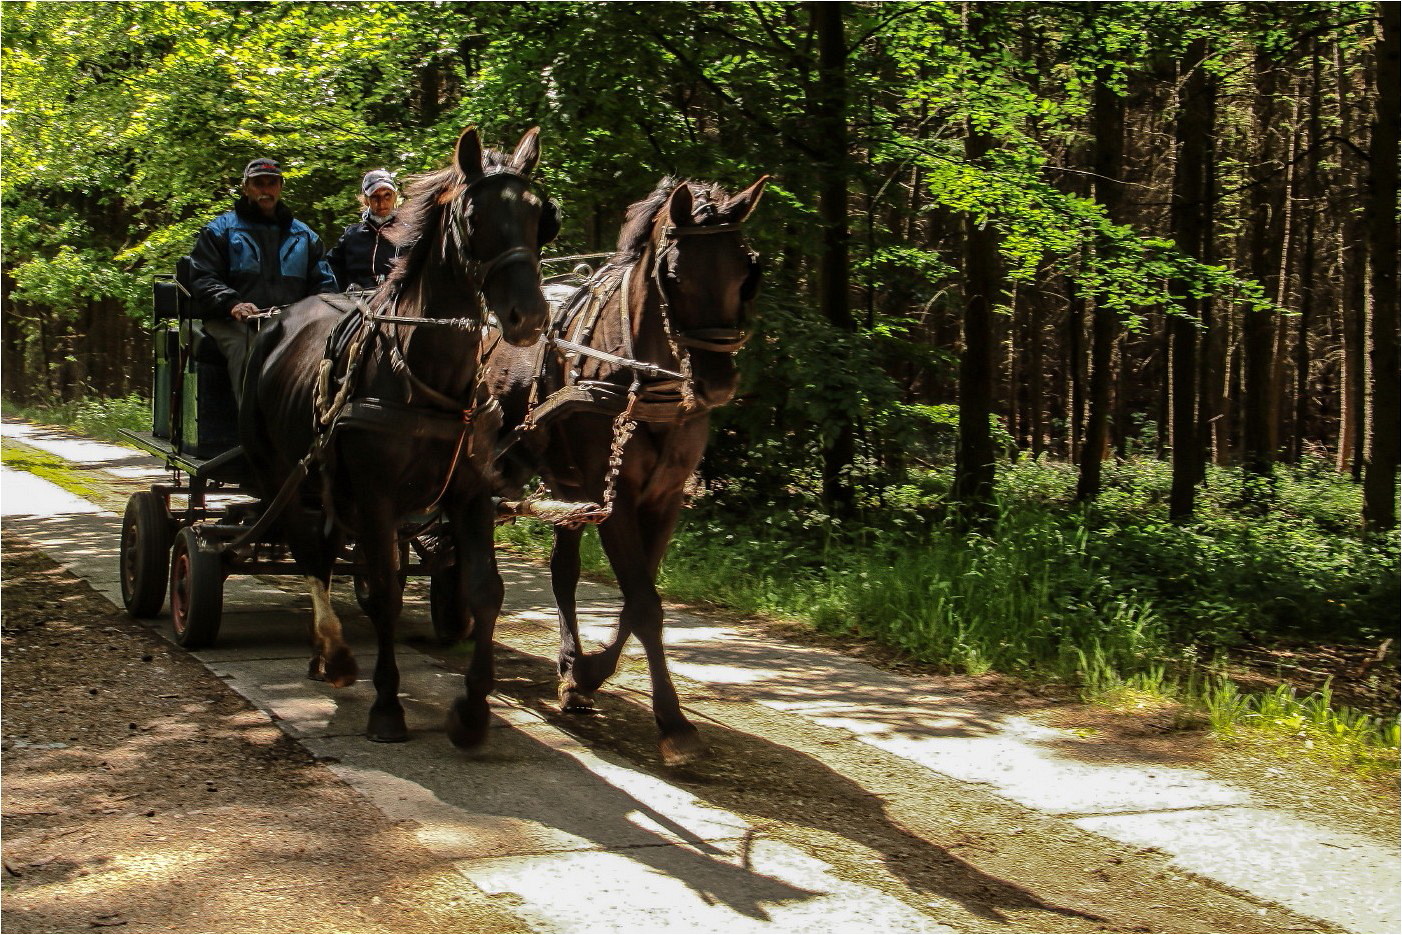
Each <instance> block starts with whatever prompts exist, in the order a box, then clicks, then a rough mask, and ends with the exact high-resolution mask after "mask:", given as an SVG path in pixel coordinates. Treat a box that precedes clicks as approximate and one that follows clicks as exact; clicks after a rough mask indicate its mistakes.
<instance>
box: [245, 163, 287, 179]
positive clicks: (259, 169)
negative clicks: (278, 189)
mask: <svg viewBox="0 0 1402 935" xmlns="http://www.w3.org/2000/svg"><path fill="white" fill-rule="evenodd" d="M255 175H274V176H277V177H278V178H282V168H281V167H279V166H278V164H277V160H276V159H268V158H266V157H264V158H261V159H255V160H253V161H252V162H250V163H249V164H248V165H246V166H244V168H243V180H244V181H245V182H247V181H248V180H249V179H251V178H253V177H254V176H255Z"/></svg>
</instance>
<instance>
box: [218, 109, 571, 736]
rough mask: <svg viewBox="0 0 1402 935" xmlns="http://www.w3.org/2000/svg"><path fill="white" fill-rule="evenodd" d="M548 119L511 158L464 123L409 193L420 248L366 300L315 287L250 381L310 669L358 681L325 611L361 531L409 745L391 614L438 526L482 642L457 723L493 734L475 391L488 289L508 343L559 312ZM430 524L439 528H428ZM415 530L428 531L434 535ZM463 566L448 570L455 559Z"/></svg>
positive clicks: (264, 351)
mask: <svg viewBox="0 0 1402 935" xmlns="http://www.w3.org/2000/svg"><path fill="white" fill-rule="evenodd" d="M537 133H538V130H536V129H532V130H530V131H529V132H527V133H526V134H525V136H523V137H522V138H521V141H520V142H519V143H518V144H517V146H516V149H515V151H514V152H513V153H512V154H511V155H510V156H506V155H504V154H502V153H498V152H495V151H493V150H486V151H484V150H483V149H482V146H481V143H480V142H479V140H478V135H477V131H476V130H475V129H472V128H469V129H468V130H466V131H465V132H464V133H463V134H462V136H461V137H460V138H459V140H458V144H457V149H456V153H455V158H454V162H453V165H451V166H449V167H448V168H446V169H442V170H439V171H437V172H434V173H431V174H428V175H425V176H423V177H421V178H419V179H418V180H416V181H415V183H414V184H413V185H412V186H411V188H410V189H409V195H408V200H407V202H406V204H405V206H404V208H403V209H402V217H403V222H402V227H403V233H402V234H400V235H399V236H400V239H401V241H402V242H403V243H405V244H408V245H409V250H408V253H407V254H406V255H405V256H404V257H402V258H401V260H400V261H399V264H398V265H397V266H396V267H395V269H394V270H393V271H392V272H391V274H390V277H389V279H388V280H387V281H386V282H385V283H384V285H383V286H382V287H381V288H380V289H379V290H378V291H377V292H375V293H374V295H373V296H372V297H370V298H369V299H368V300H366V299H364V298H360V299H356V298H354V297H352V296H345V297H340V296H318V297H313V298H309V299H304V300H303V301H301V302H298V303H297V304H295V305H293V306H290V307H289V308H287V309H286V310H285V311H284V312H283V314H282V316H281V317H280V318H279V319H278V320H277V322H276V324H274V325H273V326H272V327H271V328H269V329H268V330H266V331H265V332H264V333H263V334H262V335H260V337H259V339H258V341H257V343H256V345H255V347H254V352H253V354H252V356H251V359H250V362H249V367H248V372H247V376H246V380H247V383H246V391H245V393H244V400H245V403H244V410H243V412H242V413H241V414H240V434H241V436H242V441H243V445H244V449H245V452H246V454H247V455H248V458H249V462H250V465H251V466H252V468H253V472H254V476H255V486H256V488H257V490H258V492H259V493H260V495H261V497H262V500H263V502H264V505H265V510H266V511H267V512H269V513H271V514H274V515H276V517H277V528H278V529H279V530H280V531H281V532H282V534H283V536H284V538H285V539H286V541H287V544H288V546H289V547H290V549H291V551H292V555H293V558H294V559H295V560H296V562H297V566H298V568H299V570H300V571H302V573H303V574H304V575H305V576H306V580H307V583H308V586H309V588H310V590H311V595H312V603H313V610H314V618H313V622H312V648H313V657H312V662H311V666H310V670H309V675H310V676H311V677H312V678H324V679H325V680H326V681H327V682H330V683H331V684H332V685H335V686H338V687H340V686H345V685H350V684H352V683H353V682H354V681H355V680H356V677H357V669H356V664H355V660H354V658H353V657H352V655H351V652H350V649H349V647H347V646H346V643H345V641H344V639H343V638H342V635H341V624H340V621H339V620H338V619H337V617H336V615H335V613H334V611H333V610H332V608H331V603H330V597H329V590H328V589H329V585H330V576H331V570H332V565H333V562H334V561H335V559H336V558H337V556H338V555H339V554H340V553H341V551H342V550H343V549H344V548H345V547H346V542H347V537H348V536H349V537H353V539H354V542H355V547H356V552H357V554H358V556H359V561H360V562H361V563H362V567H363V569H364V579H363V580H364V583H365V585H366V594H365V596H364V599H363V600H362V606H364V607H365V609H366V611H367V613H368V614H369V616H370V618H371V619H372V621H373V622H374V624H375V633H376V636H377V640H378V649H379V655H378V659H377V661H376V664H375V676H374V683H375V702H374V705H373V706H372V707H371V709H370V718H369V725H368V729H367V733H368V735H369V737H370V739H372V740H378V741H401V740H404V739H406V738H407V736H408V732H407V730H406V728H405V723H404V710H403V707H402V705H401V704H400V702H399V698H398V693H399V668H398V666H397V665H396V663H395V658H394V625H395V621H396V620H397V619H398V617H399V613H400V608H401V606H402V598H403V587H404V580H403V577H402V576H401V561H402V558H403V556H404V555H405V554H406V553H407V547H406V546H405V542H406V540H407V537H408V536H410V535H416V534H420V535H421V534H422V532H423V530H424V529H425V528H430V529H433V528H437V529H438V530H440V533H441V534H440V535H439V536H437V538H438V539H441V540H442V545H441V547H440V548H438V549H437V550H435V551H436V554H434V555H429V556H426V560H427V559H434V560H436V561H437V562H438V563H439V564H440V565H441V566H442V569H441V570H440V571H439V572H437V573H435V586H437V585H439V584H441V585H442V586H443V587H445V588H447V589H448V594H447V595H446V596H445V597H444V598H443V600H442V601H441V602H440V603H441V604H442V605H443V608H442V610H443V612H444V613H447V614H449V615H451V617H452V622H451V623H450V624H449V625H448V628H449V629H450V630H452V631H456V633H457V634H460V635H464V636H465V635H467V634H468V633H471V634H472V635H473V636H474V637H475V640H476V645H475V649H474V652H473V656H472V662H471V666H470V669H469V672H468V674H467V677H466V694H465V696H463V697H460V698H459V699H458V700H457V701H456V702H454V704H453V707H452V709H451V710H450V712H449V716H448V733H449V736H450V738H451V739H452V740H453V742H454V743H456V744H458V745H459V746H473V745H476V744H478V743H480V742H481V741H482V740H484V739H485V737H486V731H487V723H488V709H487V694H488V693H489V692H490V691H491V690H492V684H493V678H494V675H493V662H492V631H493V627H494V626H495V623H496V618H497V614H498V613H499V611H500V609H501V599H502V583H501V576H500V575H499V574H498V572H497V566H496V559H495V556H494V554H493V549H492V529H493V516H494V513H493V507H492V501H491V482H490V480H489V477H490V475H491V471H490V457H491V453H492V446H493V441H494V438H495V436H496V434H497V431H498V426H499V424H500V410H499V408H498V407H497V406H496V404H495V403H494V402H493V401H492V399H491V397H490V396H489V395H488V394H487V392H486V390H485V389H484V388H483V387H482V386H481V383H480V381H479V375H480V374H479V365H480V356H481V351H482V344H481V341H482V327H483V325H484V324H485V322H484V318H483V314H482V300H483V299H485V300H486V305H487V307H488V308H489V309H490V310H491V311H492V312H493V313H494V314H495V316H496V319H497V321H498V322H499V323H500V329H501V334H502V336H503V337H504V339H505V341H507V342H510V343H514V344H527V345H529V344H531V343H533V342H535V341H536V340H537V338H538V337H539V336H540V333H541V329H542V327H543V326H544V324H545V321H546V317H547V312H548V306H547V304H546V301H545V298H544V297H543V295H542V294H541V286H540V266H539V264H540V259H539V251H540V248H541V247H542V246H543V245H544V244H545V243H546V242H548V241H549V240H550V239H552V238H553V237H554V235H555V233H556V231H557V230H558V223H557V221H556V218H555V215H554V209H553V206H552V205H550V204H549V203H548V202H542V201H541V200H540V199H539V198H537V197H536V196H535V195H534V194H532V192H531V182H530V177H529V176H530V172H531V170H532V169H533V168H534V167H535V165H536V162H537V160H538V159H539V156H540V149H539V144H538V142H537ZM435 518H441V520H442V525H441V526H438V527H433V526H431V525H429V524H432V523H433V522H434V521H435ZM416 541H434V537H432V536H427V537H422V536H421V539H419V540H416ZM450 563H451V564H450Z"/></svg>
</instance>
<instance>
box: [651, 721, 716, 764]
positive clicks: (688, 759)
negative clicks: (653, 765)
mask: <svg viewBox="0 0 1402 935" xmlns="http://www.w3.org/2000/svg"><path fill="white" fill-rule="evenodd" d="M657 749H658V750H659V751H660V752H661V754H662V763H663V765H664V766H685V765H686V764H688V763H695V762H696V761H697V760H700V759H702V758H704V757H705V756H706V753H707V751H706V745H705V744H704V743H702V742H701V736H700V735H699V734H697V733H696V731H694V730H693V731H690V732H689V733H685V734H677V735H675V736H672V737H663V738H662V739H661V740H660V741H658V743H657Z"/></svg>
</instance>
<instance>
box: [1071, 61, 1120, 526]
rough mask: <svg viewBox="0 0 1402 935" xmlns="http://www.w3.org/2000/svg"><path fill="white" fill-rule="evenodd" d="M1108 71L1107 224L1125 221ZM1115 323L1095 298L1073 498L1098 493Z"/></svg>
mask: <svg viewBox="0 0 1402 935" xmlns="http://www.w3.org/2000/svg"><path fill="white" fill-rule="evenodd" d="M1109 79H1110V76H1109V74H1108V73H1102V74H1100V75H1097V78H1096V82H1095V99H1094V103H1093V107H1092V121H1093V124H1094V126H1093V129H1092V136H1093V137H1094V139H1095V151H1094V154H1093V156H1092V162H1093V167H1094V172H1095V198H1096V200H1097V201H1098V202H1100V204H1102V205H1104V206H1105V210H1106V213H1107V214H1108V215H1109V217H1110V220H1111V221H1112V222H1114V223H1116V224H1122V223H1124V217H1123V198H1122V196H1121V191H1120V189H1121V180H1122V178H1123V173H1124V99H1123V98H1122V97H1120V96H1119V95H1118V94H1116V93H1115V92H1114V91H1113V90H1112V89H1111V88H1110V80H1109ZM1118 334H1119V321H1118V319H1117V318H1116V317H1115V313H1114V312H1113V311H1112V310H1111V309H1110V308H1108V307H1107V305H1106V303H1105V302H1103V301H1099V300H1097V301H1096V303H1095V310H1094V312H1093V313H1092V317H1091V354H1090V358H1091V359H1090V379H1089V382H1090V386H1089V390H1088V396H1089V407H1088V412H1087V415H1086V428H1085V432H1084V435H1083V437H1084V442H1083V443H1082V446H1081V460H1080V475H1079V477H1078V479H1077V483H1076V500H1077V501H1081V502H1084V501H1087V500H1094V499H1095V498H1096V497H1097V496H1099V495H1100V474H1101V470H1100V468H1101V462H1102V460H1103V459H1104V458H1105V453H1106V447H1107V445H1108V443H1109V429H1110V402H1111V399H1110V389H1111V386H1112V383H1113V374H1112V372H1111V360H1112V358H1113V355H1114V347H1115V338H1116V337H1117V336H1118Z"/></svg>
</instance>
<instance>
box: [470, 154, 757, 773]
mask: <svg viewBox="0 0 1402 935" xmlns="http://www.w3.org/2000/svg"><path fill="white" fill-rule="evenodd" d="M766 181H767V177H764V178H761V179H760V180H759V181H757V182H755V183H754V184H753V185H751V186H750V187H749V188H747V189H745V190H744V191H743V192H740V193H739V194H738V195H735V196H733V197H731V196H728V195H727V194H726V193H725V192H723V191H721V190H720V189H719V188H718V187H716V186H714V185H709V184H702V183H696V182H681V183H677V182H676V181H675V180H673V179H664V180H663V181H662V183H661V184H660V185H659V187H658V188H657V190H656V191H654V192H653V193H652V194H651V195H650V196H649V197H647V198H646V199H644V200H643V201H641V202H639V203H637V204H635V205H633V206H632V207H631V208H629V210H628V215H627V219H626V221H625V223H624V226H623V230H622V232H621V233H620V235H619V243H618V252H617V253H616V254H615V255H614V256H613V257H612V258H611V259H610V261H609V262H608V263H607V264H606V265H605V266H603V267H602V268H600V270H599V271H598V272H597V273H596V274H595V275H594V276H593V277H592V278H591V280H590V281H589V283H588V284H587V285H586V286H585V287H583V288H582V289H580V290H579V292H578V293H576V294H575V295H574V297H573V299H572V300H571V301H569V302H568V303H567V304H566V305H565V307H564V308H563V309H562V312H561V315H560V316H559V317H558V318H557V319H556V320H555V321H554V322H552V325H551V337H550V339H548V340H546V341H542V342H541V344H540V345H538V346H537V347H536V348H531V349H523V348H519V347H508V346H506V345H499V346H497V347H496V349H495V350H493V351H492V353H491V354H490V356H489V357H488V359H487V371H488V373H487V376H486V381H487V383H488V385H489V386H490V387H491V389H492V392H493V393H494V394H495V395H496V396H497V398H498V399H499V400H500V401H501V404H502V408H503V414H504V419H505V423H504V433H505V434H504V436H503V447H504V448H505V450H506V452H507V454H506V455H505V457H504V458H503V460H502V462H501V468H502V471H503V473H504V474H508V475H511V474H513V473H514V476H509V477H507V478H505V480H507V481H508V483H510V482H514V483H516V484H520V483H522V482H524V481H525V480H527V479H528V475H529V474H530V473H531V472H533V471H538V472H539V473H540V474H541V475H542V476H543V477H544V478H545V480H546V481H547V483H548V484H549V485H550V486H551V487H552V488H553V490H554V492H555V494H556V495H557V496H559V497H563V498H565V499H566V500H568V501H586V500H587V501H592V503H593V504H595V505H596V506H597V507H598V509H595V510H593V511H592V512H593V514H594V515H592V516H590V517H589V518H590V519H591V520H594V521H597V520H599V518H600V516H606V517H607V518H606V519H603V520H602V522H601V523H600V525H599V538H600V540H601V541H602V543H603V547H604V551H605V552H606V553H607V555H608V558H609V562H610V564H611V565H612V567H613V572H614V575H615V577H616V578H617V580H618V584H619V587H620V589H621V590H622V592H623V609H622V612H621V613H620V615H619V619H618V629H617V632H616V635H615V636H614V639H613V641H612V642H611V643H610V644H609V645H608V646H607V647H605V648H603V649H602V650H600V651H598V652H595V653H585V652H583V651H582V649H581V647H580V643H579V628H578V624H577V621H576V613H575V589H576V586H577V584H578V583H579V570H580V564H579V545H580V538H581V536H582V534H583V533H582V527H581V526H580V525H579V524H578V523H577V522H570V521H569V519H570V517H568V516H566V517H565V520H566V521H565V522H564V523H562V524H558V525H557V526H556V529H555V547H554V551H553V553H552V555H551V560H550V572H551V583H552V586H553V588H554V592H555V601H556V604H557V606H558V607H559V612H560V656H559V673H560V677H561V682H560V703H561V705H562V707H564V708H565V709H567V710H568V709H576V708H588V707H590V706H591V704H592V701H591V697H590V696H591V695H592V693H593V692H594V691H595V690H596V689H597V688H598V687H599V686H600V685H601V684H603V682H604V680H605V679H607V678H608V677H609V676H611V675H612V674H613V673H614V671H615V670H616V669H617V667H618V658H619V654H620V653H621V652H622V650H623V646H624V644H625V643H626V642H627V640H628V637H629V635H630V634H637V636H638V639H639V640H640V641H641V642H642V645H643V649H644V650H645V652H646V653H647V661H648V671H649V673H650V675H651V678H652V708H653V714H654V716H655V717H656V719H657V725H658V728H659V730H660V731H661V739H660V742H659V746H660V750H661V754H662V758H663V760H664V762H666V763H668V764H678V763H685V762H687V761H690V760H693V759H695V758H697V757H699V756H700V755H701V754H702V753H703V752H704V747H703V745H702V743H701V741H700V738H699V737H698V736H697V733H696V729H695V728H694V727H693V726H692V725H691V723H690V722H688V721H687V719H686V717H685V715H683V714H682V711H681V705H680V703H679V701H678V698H677V692H676V689H675V687H674V686H673V684H672V680H671V676H670V675H669V674H668V672H667V663H666V659H665V656H664V653H663V647H662V626H663V613H662V601H661V598H660V597H659V596H658V594H657V588H656V582H657V571H658V568H659V566H660V565H661V563H662V557H663V555H664V554H665V553H666V551H667V546H668V544H669V543H670V541H671V537H672V532H673V530H674V529H675V527H676V523H677V518H678V514H679V512H680V510H681V507H682V501H683V497H684V488H685V486H686V484H687V481H688V479H689V478H690V477H691V476H692V473H693V472H694V471H695V470H696V468H697V465H698V464H700V461H701V456H702V454H703V453H704V452H705V448H706V440H707V433H708V430H709V428H710V414H711V411H712V410H713V409H715V408H716V407H718V406H722V405H724V404H725V403H727V402H729V401H730V398H731V397H732V396H733V395H734V393H735V388H736V380H737V374H736V370H735V361H734V354H735V352H736V351H738V350H739V349H740V347H741V346H742V345H743V344H744V341H745V337H746V336H745V333H744V332H743V330H742V328H743V325H744V312H745V309H746V306H747V304H748V302H749V300H750V299H751V298H753V296H754V294H755V291H756V290H757V288H758V285H759V275H760V270H759V265H758V261H757V257H756V256H755V254H753V253H752V252H751V251H750V250H749V249H748V248H747V247H746V246H745V242H744V238H743V236H742V233H741V226H740V225H741V223H742V222H743V221H744V220H745V218H746V217H748V216H749V214H750V212H751V211H753V210H754V208H755V206H756V205H757V204H758V203H759V199H760V195H761V194H762V192H763V190H764V185H765V182H766ZM547 345H549V346H550V347H551V348H553V352H551V351H547V350H546V349H545V348H546V346H547ZM513 462H514V464H513ZM528 511H529V507H528ZM536 515H542V513H540V512H537V513H536ZM582 516H583V514H577V516H576V517H575V518H582ZM557 518H558V517H557Z"/></svg>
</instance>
